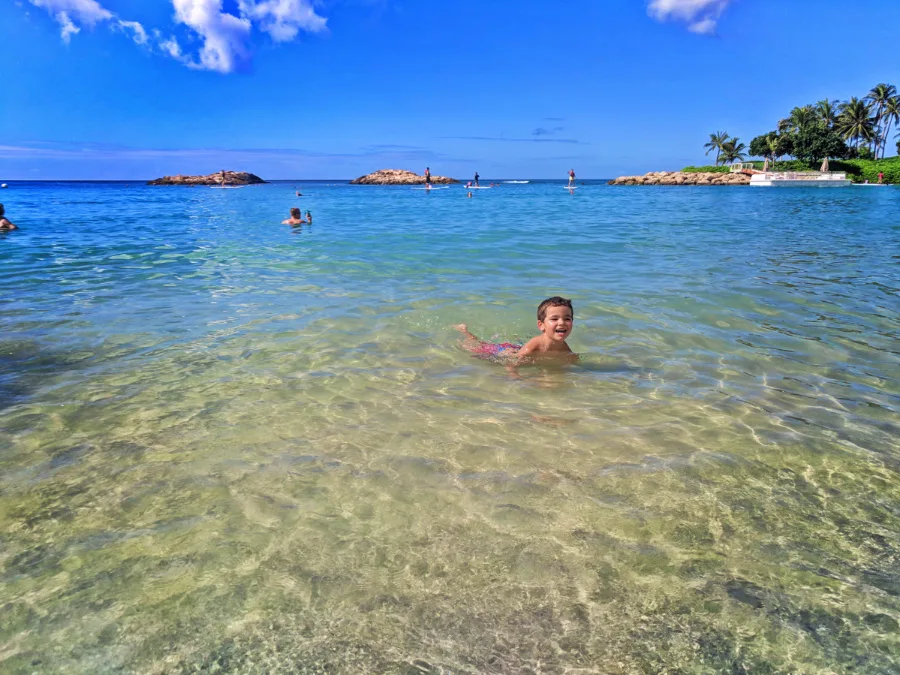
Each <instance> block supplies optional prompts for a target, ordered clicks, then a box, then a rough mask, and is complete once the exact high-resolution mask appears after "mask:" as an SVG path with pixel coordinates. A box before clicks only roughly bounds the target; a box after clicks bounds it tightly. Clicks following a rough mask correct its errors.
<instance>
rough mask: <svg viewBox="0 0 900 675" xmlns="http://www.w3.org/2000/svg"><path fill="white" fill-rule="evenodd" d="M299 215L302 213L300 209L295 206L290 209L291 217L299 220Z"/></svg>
mask: <svg viewBox="0 0 900 675" xmlns="http://www.w3.org/2000/svg"><path fill="white" fill-rule="evenodd" d="M301 215H303V214H301V213H300V209H298V208H297V207H296V206H295V207H293V208H292V209H291V218H294V219H296V220H300V216H301Z"/></svg>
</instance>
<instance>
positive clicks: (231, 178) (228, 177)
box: [147, 171, 266, 185]
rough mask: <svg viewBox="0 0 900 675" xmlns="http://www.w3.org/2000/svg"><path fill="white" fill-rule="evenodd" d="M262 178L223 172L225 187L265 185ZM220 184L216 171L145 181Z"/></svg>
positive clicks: (218, 173) (242, 172) (242, 173)
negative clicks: (204, 174)
mask: <svg viewBox="0 0 900 675" xmlns="http://www.w3.org/2000/svg"><path fill="white" fill-rule="evenodd" d="M265 182H266V181H264V180H263V179H262V178H260V177H259V176H257V175H256V174H253V173H247V172H246V171H226V172H225V184H226V185H256V184H258V183H265ZM221 184H222V172H221V171H217V172H216V173H211V174H209V175H208V176H182V175H181V174H178V175H177V176H163V177H162V178H157V179H155V180H150V181H147V185H221Z"/></svg>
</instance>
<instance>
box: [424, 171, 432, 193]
mask: <svg viewBox="0 0 900 675" xmlns="http://www.w3.org/2000/svg"><path fill="white" fill-rule="evenodd" d="M425 189H426V190H430V189H431V168H430V167H427V166H426V167H425Z"/></svg>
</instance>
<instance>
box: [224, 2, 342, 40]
mask: <svg viewBox="0 0 900 675" xmlns="http://www.w3.org/2000/svg"><path fill="white" fill-rule="evenodd" d="M238 6H239V7H240V9H241V14H242V15H244V16H246V17H248V18H249V19H251V20H253V21H258V22H259V27H260V29H261V30H263V31H265V32H266V33H268V34H269V35H270V36H272V39H273V40H275V41H276V42H287V41H288V40H293V39H294V38H295V37H296V36H297V33H299V32H300V31H301V30H304V31H306V32H308V33H317V32H319V31H322V30H325V22H326V19H324V18H322V17H321V16H319V15H318V14H316V12H315V10H314V9H313V8H312V6H311V4H310V2H309V0H238Z"/></svg>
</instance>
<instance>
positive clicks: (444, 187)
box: [410, 185, 450, 192]
mask: <svg viewBox="0 0 900 675" xmlns="http://www.w3.org/2000/svg"><path fill="white" fill-rule="evenodd" d="M449 187H450V186H449V185H442V186H441V187H432V188H423V187H414V188H410V189H412V190H425V192H434V191H435V190H446V189H448V188H449Z"/></svg>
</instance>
